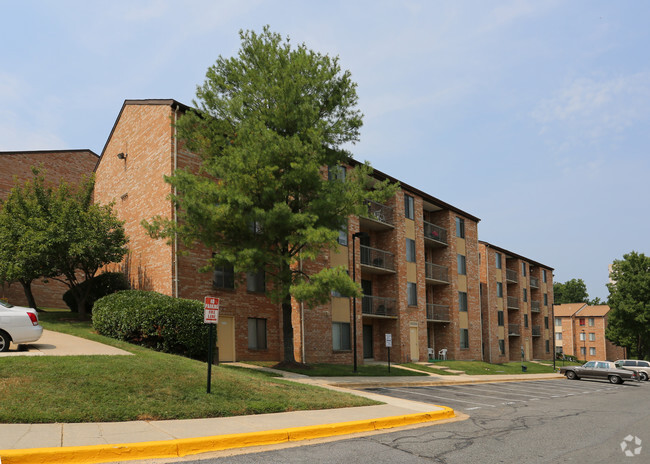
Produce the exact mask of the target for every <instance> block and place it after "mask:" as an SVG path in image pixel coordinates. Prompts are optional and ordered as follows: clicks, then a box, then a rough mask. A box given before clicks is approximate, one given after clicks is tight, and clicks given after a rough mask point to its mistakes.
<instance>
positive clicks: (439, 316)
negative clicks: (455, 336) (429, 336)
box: [427, 303, 451, 322]
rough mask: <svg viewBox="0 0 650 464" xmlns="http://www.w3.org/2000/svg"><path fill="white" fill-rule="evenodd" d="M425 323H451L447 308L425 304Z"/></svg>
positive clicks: (445, 306)
mask: <svg viewBox="0 0 650 464" xmlns="http://www.w3.org/2000/svg"><path fill="white" fill-rule="evenodd" d="M427 321H430V322H451V319H450V318H449V306H447V305H439V304H431V303H427Z"/></svg>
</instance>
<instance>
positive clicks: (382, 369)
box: [247, 361, 426, 377]
mask: <svg viewBox="0 0 650 464" xmlns="http://www.w3.org/2000/svg"><path fill="white" fill-rule="evenodd" d="M247 363H248V364H253V365H256V366H262V367H273V368H275V365H276V364H277V363H275V362H268V361H263V362H248V361H247ZM278 369H280V370H284V371H287V372H294V373H296V374H303V375H307V376H309V377H385V376H389V375H390V376H421V375H426V374H425V373H424V372H413V371H409V370H406V369H400V368H399V367H397V366H394V365H392V364H391V366H390V373H389V372H388V365H387V364H359V365H357V372H356V374H355V373H354V369H353V367H352V366H351V365H347V364H310V365H309V367H308V368H307V369H299V368H296V369H294V368H286V367H282V368H278Z"/></svg>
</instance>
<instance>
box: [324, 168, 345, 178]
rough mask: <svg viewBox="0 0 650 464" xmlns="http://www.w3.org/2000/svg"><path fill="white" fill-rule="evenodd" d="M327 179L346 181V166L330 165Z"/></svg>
mask: <svg viewBox="0 0 650 464" xmlns="http://www.w3.org/2000/svg"><path fill="white" fill-rule="evenodd" d="M327 179H328V180H340V181H342V182H345V166H328V167H327Z"/></svg>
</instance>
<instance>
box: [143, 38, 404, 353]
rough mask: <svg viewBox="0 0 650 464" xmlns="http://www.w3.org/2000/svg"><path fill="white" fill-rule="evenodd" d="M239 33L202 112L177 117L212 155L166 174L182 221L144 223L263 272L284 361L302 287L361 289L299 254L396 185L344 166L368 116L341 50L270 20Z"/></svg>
mask: <svg viewBox="0 0 650 464" xmlns="http://www.w3.org/2000/svg"><path fill="white" fill-rule="evenodd" d="M240 37H241V49H240V50H239V53H238V55H237V56H236V57H232V58H223V57H219V58H218V59H217V61H216V64H215V65H214V66H212V67H211V68H209V70H208V72H207V75H206V80H205V83H204V84H203V85H202V86H199V87H198V88H197V100H196V101H194V106H195V107H196V108H197V110H196V111H189V112H188V113H186V114H185V115H184V116H182V117H181V118H180V119H179V122H178V133H179V138H180V139H181V140H183V141H184V143H185V144H186V147H187V148H188V149H190V150H192V151H193V152H195V153H198V154H199V155H200V156H201V157H202V166H201V172H200V174H199V175H196V174H193V173H191V172H189V171H183V170H180V171H177V172H176V173H175V174H174V175H173V176H172V177H170V178H168V179H167V181H168V182H170V183H171V184H172V185H173V186H174V187H175V188H176V190H177V192H178V194H177V195H176V196H175V197H174V200H175V202H176V204H177V206H178V207H179V217H180V221H179V223H178V224H179V225H177V226H176V225H175V224H174V223H172V222H169V221H164V220H162V219H160V218H154V220H152V222H151V223H150V224H147V223H143V225H145V227H148V228H149V230H150V232H151V233H152V235H154V236H155V235H157V234H160V235H166V236H168V237H171V236H173V234H175V233H178V234H179V236H180V237H181V238H182V239H183V240H184V241H185V242H186V243H187V244H191V243H195V242H200V243H202V244H204V245H206V246H207V247H208V248H210V249H212V250H215V252H216V253H215V255H214V257H213V258H212V260H211V262H210V265H209V267H210V268H211V267H212V266H218V265H232V266H233V267H234V269H235V271H236V272H238V273H243V272H256V271H264V272H265V276H266V281H267V284H268V285H267V287H266V288H267V294H268V295H269V297H270V298H271V299H272V301H274V302H277V303H279V304H280V306H281V308H282V309H281V310H282V320H283V339H284V361H285V362H286V363H293V362H295V358H294V354H293V349H294V347H293V327H292V324H291V312H292V305H291V301H292V296H293V297H294V298H296V299H298V300H300V301H304V302H306V303H307V304H308V305H316V304H319V303H323V302H325V301H327V300H328V299H329V297H330V292H331V291H332V290H336V291H338V292H340V293H341V294H343V295H349V296H352V295H360V288H359V286H358V285H357V284H355V283H353V282H352V280H351V279H350V277H349V276H348V274H347V272H346V269H344V268H343V267H337V268H331V269H322V270H320V271H317V272H311V273H308V272H307V271H306V269H307V266H305V267H303V266H301V265H300V263H301V262H303V261H304V260H310V259H314V258H316V257H318V256H319V255H320V254H321V253H322V252H323V250H327V249H331V248H333V246H334V245H335V243H336V239H337V237H338V234H339V231H340V230H342V229H344V228H345V227H346V224H347V218H348V217H349V216H350V215H358V214H364V213H367V209H366V208H365V206H364V203H363V201H364V199H366V198H368V199H372V200H376V201H385V200H386V199H387V198H388V197H390V196H391V195H394V193H395V186H390V185H389V184H388V182H384V183H374V185H372V184H373V181H372V179H371V178H370V174H371V169H370V167H369V166H368V165H360V166H357V167H356V168H354V169H351V170H348V171H347V172H346V173H344V171H343V165H345V164H347V163H349V162H350V154H349V152H347V151H346V150H345V149H344V148H343V146H344V145H346V144H351V143H355V142H356V141H358V139H359V128H360V127H361V124H362V115H361V113H360V112H359V111H358V110H357V109H356V108H355V106H356V104H357V93H356V84H354V83H353V82H352V81H351V79H350V73H349V72H348V71H341V68H340V66H339V63H338V58H330V57H329V56H327V55H322V54H320V53H316V52H313V51H311V50H308V49H307V47H306V46H305V45H304V44H302V45H298V46H297V47H292V45H291V43H290V41H289V39H286V40H283V39H282V37H281V36H280V35H278V34H275V33H272V32H270V31H269V28H268V27H266V28H264V31H263V32H262V33H261V34H256V33H255V32H251V31H247V32H240ZM328 167H329V172H330V173H331V174H333V175H332V176H331V177H333V178H334V179H332V180H329V181H328ZM371 185H372V188H371ZM310 268H313V266H311V267H310ZM205 270H208V269H207V268H206V269H205Z"/></svg>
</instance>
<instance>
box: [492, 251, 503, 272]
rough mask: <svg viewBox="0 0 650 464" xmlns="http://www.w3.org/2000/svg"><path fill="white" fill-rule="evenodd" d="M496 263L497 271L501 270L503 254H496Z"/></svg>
mask: <svg viewBox="0 0 650 464" xmlns="http://www.w3.org/2000/svg"><path fill="white" fill-rule="evenodd" d="M494 261H495V265H496V268H497V269H501V266H502V264H501V253H498V252H495V253H494Z"/></svg>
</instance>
